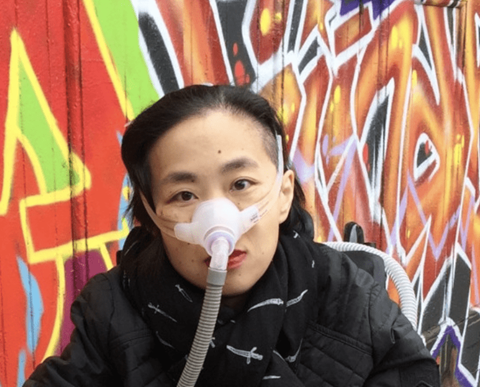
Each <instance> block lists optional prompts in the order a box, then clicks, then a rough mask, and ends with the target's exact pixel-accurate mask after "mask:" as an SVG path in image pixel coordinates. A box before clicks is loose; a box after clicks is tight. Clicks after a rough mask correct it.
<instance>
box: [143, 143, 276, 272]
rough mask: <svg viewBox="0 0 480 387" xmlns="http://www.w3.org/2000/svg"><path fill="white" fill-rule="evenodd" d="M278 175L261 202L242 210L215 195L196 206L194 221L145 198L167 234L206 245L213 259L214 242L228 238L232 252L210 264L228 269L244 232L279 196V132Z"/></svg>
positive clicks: (229, 251)
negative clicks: (164, 212)
mask: <svg viewBox="0 0 480 387" xmlns="http://www.w3.org/2000/svg"><path fill="white" fill-rule="evenodd" d="M276 139H277V149H278V152H277V154H278V160H277V165H278V169H277V175H276V178H275V182H274V184H273V186H272V188H271V190H270V191H269V192H268V193H267V194H266V195H265V196H264V197H263V199H261V200H260V201H258V202H257V203H255V204H253V205H250V206H249V207H247V208H245V209H243V210H239V209H238V207H237V206H236V205H235V204H234V203H233V202H232V201H231V200H229V199H227V198H225V197H222V198H215V199H211V200H206V201H203V202H201V203H200V204H199V205H198V206H197V208H196V209H195V211H194V213H193V216H192V220H191V222H190V223H177V222H176V221H174V220H172V219H168V218H165V217H161V216H158V215H157V214H156V213H155V212H154V211H153V209H152V208H151V206H150V205H149V204H148V202H147V200H146V199H145V197H144V196H143V195H142V196H141V197H142V201H143V204H144V206H145V209H146V210H147V213H148V214H149V215H150V217H151V219H152V220H153V222H154V223H155V224H156V226H157V227H158V228H159V229H160V230H161V231H162V232H163V233H165V234H167V235H170V236H172V237H175V238H177V239H179V240H181V241H183V242H187V243H192V244H197V245H201V246H203V248H204V249H205V250H206V251H207V253H208V254H209V255H210V256H212V258H213V252H214V251H213V245H214V242H215V241H216V240H218V239H219V238H224V239H225V241H226V243H227V244H228V254H227V256H226V260H225V261H224V262H219V261H216V260H215V259H212V260H211V261H210V262H211V263H210V267H212V268H214V269H217V270H225V268H226V266H227V263H228V256H229V255H230V254H231V253H232V252H233V250H234V249H235V244H236V243H237V241H238V239H239V238H240V237H241V236H242V234H244V233H246V232H247V231H248V230H250V229H251V228H252V227H253V226H254V225H255V224H256V223H258V221H259V220H260V219H261V218H262V217H263V216H264V215H265V214H266V213H267V212H268V211H269V210H270V209H271V207H272V206H273V204H274V203H275V199H276V198H278V195H279V193H280V188H281V185H282V176H283V152H282V138H281V136H279V135H277V136H276Z"/></svg>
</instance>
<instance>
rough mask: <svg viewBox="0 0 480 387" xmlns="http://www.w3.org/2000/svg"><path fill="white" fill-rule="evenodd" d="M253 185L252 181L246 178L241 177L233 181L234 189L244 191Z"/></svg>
mask: <svg viewBox="0 0 480 387" xmlns="http://www.w3.org/2000/svg"><path fill="white" fill-rule="evenodd" d="M251 185H252V183H251V182H250V181H248V180H245V179H240V180H237V181H236V182H234V183H233V185H232V191H244V190H246V189H247V188H249V187H250V186H251Z"/></svg>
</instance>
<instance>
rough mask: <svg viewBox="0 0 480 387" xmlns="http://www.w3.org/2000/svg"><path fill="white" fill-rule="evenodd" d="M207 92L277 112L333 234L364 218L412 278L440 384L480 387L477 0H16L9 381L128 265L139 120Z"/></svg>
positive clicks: (53, 346)
mask: <svg viewBox="0 0 480 387" xmlns="http://www.w3.org/2000/svg"><path fill="white" fill-rule="evenodd" d="M192 83H231V84H241V85H248V86H249V87H251V88H252V89H253V90H254V91H257V92H259V93H261V94H262V95H264V96H266V97H267V98H269V99H270V100H271V101H272V103H273V104H274V105H275V106H276V108H277V109H278V112H279V116H280V118H281V120H282V121H283V123H284V124H285V127H286V130H287V134H288V146H289V152H290V158H291V160H292V161H293V164H294V166H295V168H296V171H297V174H298V176H299V178H300V181H301V183H302V185H303V187H304V189H305V192H306V194H307V205H308V209H309V210H310V211H311V212H312V214H313V215H314V221H315V226H316V235H317V239H318V240H330V241H331V240H341V239H342V233H343V228H344V225H345V224H346V223H347V222H349V221H356V222H357V223H359V224H360V225H362V227H363V228H364V231H365V235H366V239H367V240H368V241H370V242H374V243H376V245H377V247H379V248H381V249H382V250H384V251H386V252H388V253H389V254H391V255H393V256H394V257H395V258H396V259H397V260H398V261H399V262H400V263H401V265H402V266H403V267H404V268H405V270H406V272H407V273H408V275H409V278H410V280H411V282H412V284H413V285H414V288H415V292H416V297H417V301H418V316H419V326H418V331H419V332H420V333H421V334H422V336H423V337H424V339H425V342H426V344H427V346H428V348H429V349H430V351H431V353H432V355H433V356H434V357H435V358H436V359H437V361H438V363H439V365H440V369H441V372H442V381H443V386H480V372H479V368H480V362H479V357H480V243H479V242H478V241H479V240H480V169H479V154H480V139H479V124H480V3H479V2H478V1H474V0H464V1H461V0H424V1H421V0H418V1H416V2H413V1H411V0H335V1H333V0H321V1H318V0H229V1H226V0H201V1H189V0H183V1H163V0H156V1H155V0H117V1H115V2H112V1H108V0H79V1H77V0H75V1H74V0H65V1H60V0H57V1H47V0H39V1H17V0H7V1H5V2H4V3H2V12H0V152H1V153H0V155H1V157H0V235H1V236H2V238H1V240H2V243H1V248H0V252H1V255H0V317H1V318H0V386H3V387H10V386H11V387H13V386H21V385H22V383H23V381H24V380H25V378H26V377H28V375H29V374H30V373H31V372H32V370H33V368H34V367H35V365H36V364H38V363H40V362H41V361H42V359H44V358H45V357H46V356H49V355H52V354H57V353H59V352H60V351H61V350H62V348H63V347H64V346H65V345H66V343H67V342H68V340H69V335H70V333H71V330H72V326H71V324H70V322H69V318H68V314H69V307H70V304H71V302H72V300H73V299H74V298H75V296H76V295H78V293H79V291H80V289H81V288H82V287H83V285H84V284H85V283H86V281H87V280H88V279H89V278H90V277H91V276H93V275H94V274H96V273H98V272H100V271H104V270H106V269H109V268H111V267H112V266H113V265H115V253H116V251H117V250H118V249H119V248H121V247H122V244H123V240H124V238H125V237H126V235H127V234H128V228H129V225H128V224H127V222H126V220H125V219H124V218H123V213H124V210H125V207H126V203H127V200H128V196H129V187H128V182H127V180H126V176H125V170H124V167H123V165H122V163H121V160H120V143H121V139H122V134H123V132H124V128H125V124H126V123H127V122H128V121H129V120H131V119H132V118H133V117H134V116H135V115H136V114H138V113H139V112H140V111H141V110H142V109H143V108H144V107H146V106H147V105H148V104H150V103H151V102H153V101H155V100H156V99H158V98H159V97H160V96H162V95H163V94H164V93H166V92H168V91H171V90H175V89H177V88H179V87H183V86H185V85H189V84H192ZM390 292H391V296H392V298H396V297H397V296H396V294H395V290H394V289H393V288H390Z"/></svg>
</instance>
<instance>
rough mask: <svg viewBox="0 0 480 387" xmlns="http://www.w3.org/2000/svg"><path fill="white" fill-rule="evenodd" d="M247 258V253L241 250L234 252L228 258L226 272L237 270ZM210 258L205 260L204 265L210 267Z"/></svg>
mask: <svg viewBox="0 0 480 387" xmlns="http://www.w3.org/2000/svg"><path fill="white" fill-rule="evenodd" d="M246 258H247V253H246V252H245V251H243V250H234V251H233V252H232V254H230V256H229V257H228V264H227V270H232V269H237V268H239V267H240V266H242V264H243V262H244V261H245V259H246ZM211 260H212V258H211V257H208V258H207V259H206V260H205V264H206V265H207V266H210V261H211Z"/></svg>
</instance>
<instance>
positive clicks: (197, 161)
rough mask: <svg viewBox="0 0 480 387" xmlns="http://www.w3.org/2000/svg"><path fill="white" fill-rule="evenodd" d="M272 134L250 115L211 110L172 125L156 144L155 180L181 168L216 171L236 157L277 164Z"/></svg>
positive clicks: (152, 158)
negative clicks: (270, 145)
mask: <svg viewBox="0 0 480 387" xmlns="http://www.w3.org/2000/svg"><path fill="white" fill-rule="evenodd" d="M266 137H267V138H268V134H267V131H266V129H265V128H263V127H262V126H261V125H260V124H259V123H258V122H256V121H255V120H253V119H252V118H250V117H248V116H243V115H237V114H232V113H230V112H226V111H209V112H206V113H204V114H202V115H199V116H194V117H191V118H189V119H187V120H185V121H182V122H181V123H179V124H177V125H175V126H174V127H172V128H171V129H170V130H169V131H168V132H166V133H165V134H164V135H163V136H162V137H161V138H160V139H159V140H157V142H156V143H155V144H154V146H153V147H152V150H151V152H150V154H149V164H150V168H151V172H152V177H153V178H154V179H162V178H164V177H165V175H167V174H169V173H171V172H172V171H173V172H177V171H193V172H195V173H197V174H205V175H208V174H209V173H212V172H215V171H217V170H219V169H221V168H222V166H224V165H225V164H226V163H228V162H231V160H233V159H239V158H243V159H245V158H249V159H251V160H253V161H254V162H255V163H257V164H258V165H259V166H260V168H266V167H268V166H270V165H272V166H274V167H275V163H274V161H272V157H271V155H270V154H269V152H268V151H267V146H266V144H265V142H266V139H265V138H266Z"/></svg>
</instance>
